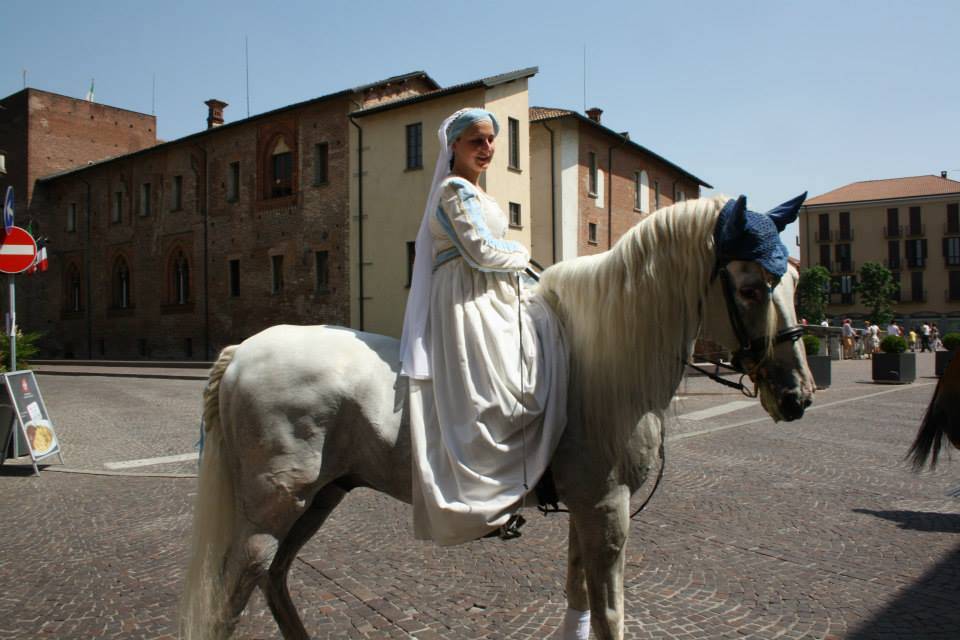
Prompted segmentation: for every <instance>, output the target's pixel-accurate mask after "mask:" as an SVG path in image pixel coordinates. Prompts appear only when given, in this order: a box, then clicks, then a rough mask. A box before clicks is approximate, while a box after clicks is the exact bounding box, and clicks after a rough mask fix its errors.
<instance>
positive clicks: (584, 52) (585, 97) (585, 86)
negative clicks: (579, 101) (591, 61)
mask: <svg viewBox="0 0 960 640" xmlns="http://www.w3.org/2000/svg"><path fill="white" fill-rule="evenodd" d="M583 112H584V113H586V112H587V43H586V42H584V43H583Z"/></svg>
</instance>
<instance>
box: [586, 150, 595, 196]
mask: <svg viewBox="0 0 960 640" xmlns="http://www.w3.org/2000/svg"><path fill="white" fill-rule="evenodd" d="M587 172H588V173H587V175H588V177H587V180H588V184H587V192H588V194H587V195H591V196H595V195H597V154H595V153H594V152H593V151H591V152H590V153H588V154H587Z"/></svg>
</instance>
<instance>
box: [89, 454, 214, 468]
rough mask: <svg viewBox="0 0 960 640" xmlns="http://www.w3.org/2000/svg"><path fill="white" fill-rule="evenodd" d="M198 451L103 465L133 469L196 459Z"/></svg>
mask: <svg viewBox="0 0 960 640" xmlns="http://www.w3.org/2000/svg"><path fill="white" fill-rule="evenodd" d="M198 456H199V454H198V453H196V452H194V453H182V454H180V455H177V456H163V457H160V458H141V459H139V460H123V461H121V462H105V463H104V464H103V466H105V467H106V468H107V469H134V468H136V467H149V466H152V465H155V464H166V463H168V462H186V461H188V460H196V459H197V457H198Z"/></svg>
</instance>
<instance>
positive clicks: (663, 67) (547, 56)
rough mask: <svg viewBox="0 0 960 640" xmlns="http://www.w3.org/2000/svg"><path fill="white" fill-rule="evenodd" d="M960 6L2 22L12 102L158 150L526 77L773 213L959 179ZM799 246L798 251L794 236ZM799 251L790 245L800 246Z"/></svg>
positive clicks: (429, 6) (99, 6)
mask: <svg viewBox="0 0 960 640" xmlns="http://www.w3.org/2000/svg"><path fill="white" fill-rule="evenodd" d="M958 27H960V2H956V1H955V0H951V1H936V2H934V1H930V2H916V3H901V2H897V3H895V2H885V1H883V0H874V1H872V2H835V1H834V2H820V1H806V2H786V1H784V2H779V1H774V2H769V1H767V2H759V1H758V2H740V1H727V2H706V1H703V2H672V3H666V2H640V1H636V0H634V1H632V2H616V3H614V2H602V1H594V2H583V1H582V0H581V1H578V2H566V1H561V0H554V1H553V2H535V3H524V2H518V1H514V2H504V1H500V0H488V1H487V2H483V3H477V2H470V3H466V2H444V3H438V2H410V1H406V2H401V1H393V2H377V3H371V2H359V1H353V2H338V1H329V2H327V1H318V0H314V1H312V2H300V1H290V0H287V1H285V2H277V3H266V2H256V3H254V2H242V1H238V2H142V1H134V2H97V1H87V2H75V1H71V2H64V1H59V2H48V3H44V2H37V1H36V0H30V1H24V0H7V1H6V2H5V3H4V4H3V10H2V11H0V42H2V45H0V52H2V55H0V94H2V95H9V94H10V93H14V92H16V91H19V90H20V89H21V88H22V87H23V77H22V72H23V70H24V69H26V70H27V84H28V85H29V86H31V87H36V88H39V89H45V90H48V91H54V92H57V93H62V94H66V95H70V96H76V97H83V96H84V95H85V93H86V91H87V89H88V87H89V84H90V80H91V78H94V79H95V99H96V101H97V102H102V103H106V104H110V105H114V106H118V107H124V108H128V109H132V110H135V111H142V112H146V113H150V112H151V110H152V109H153V90H152V87H153V82H154V76H156V109H155V111H156V115H157V117H158V131H159V135H160V137H161V138H163V139H166V140H170V139H174V138H177V137H180V136H183V135H186V134H189V133H192V132H195V131H198V130H200V129H202V128H204V127H205V122H204V120H205V117H206V107H205V106H204V105H203V102H204V100H207V99H208V98H219V99H222V100H224V101H226V102H228V103H230V106H229V107H228V108H227V111H226V117H227V120H228V121H231V120H237V119H240V118H242V117H244V116H245V115H246V98H245V88H244V87H245V81H244V37H245V36H248V37H249V52H250V110H251V114H256V113H260V112H263V111H268V110H270V109H274V108H276V107H280V106H283V105H286V104H290V103H293V102H297V101H301V100H306V99H309V98H313V97H316V96H320V95H324V94H326V93H330V92H334V91H338V90H341V89H344V88H348V87H351V86H356V85H359V84H364V83H367V82H371V81H375V80H379V79H382V78H386V77H389V76H392V75H396V74H401V73H406V72H408V71H413V70H417V69H422V70H424V71H426V72H428V73H429V74H430V75H431V76H432V77H433V78H434V79H436V80H437V81H438V82H440V83H441V84H442V85H448V84H456V83H460V82H466V81H469V80H474V79H477V78H481V77H484V76H488V75H494V74H497V73H501V72H504V71H509V70H513V69H517V68H522V67H527V66H533V65H536V66H539V68H540V72H539V74H538V75H537V76H535V77H534V78H533V79H532V80H531V83H530V101H531V104H532V105H538V106H551V107H563V108H570V109H578V110H582V109H583V107H584V47H586V62H587V72H586V102H587V106H588V107H591V106H599V107H601V108H602V109H603V110H604V114H603V121H604V124H606V125H608V126H610V127H611V128H613V129H616V130H618V131H629V132H630V135H631V138H632V139H633V140H635V141H637V142H639V143H640V144H642V145H644V146H647V147H648V148H650V149H652V150H653V151H655V152H657V153H659V154H661V155H663V156H665V157H667V158H668V159H670V160H672V161H673V162H675V163H676V164H679V165H680V166H682V167H684V168H685V169H687V170H688V171H690V172H691V173H693V174H694V175H697V176H699V177H701V178H703V179H704V180H706V181H707V182H709V183H711V184H713V185H714V186H715V187H716V189H717V190H719V191H723V192H725V193H728V194H731V195H735V194H739V193H745V194H747V196H748V198H749V202H750V207H751V208H752V209H755V210H761V211H762V210H766V209H767V208H770V207H772V206H774V205H776V204H778V203H779V202H780V201H782V200H786V199H787V198H789V197H792V196H794V195H796V194H797V193H799V192H801V191H804V190H808V191H809V192H810V194H811V196H813V195H817V194H820V193H823V192H825V191H829V190H831V189H833V188H836V187H838V186H841V185H844V184H847V183H849V182H853V181H856V180H866V179H874V178H892V177H900V176H910V175H921V174H931V173H936V174H939V172H940V171H941V170H944V169H945V170H950V171H951V173H950V177H951V178H954V179H960V77H958V51H960V46H958V44H957V42H958ZM785 240H787V238H786V237H785ZM787 244H788V245H789V246H791V250H792V251H794V252H796V250H797V248H796V246H794V244H793V241H792V238H790V239H789V240H787Z"/></svg>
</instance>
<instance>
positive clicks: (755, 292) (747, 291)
mask: <svg viewBox="0 0 960 640" xmlns="http://www.w3.org/2000/svg"><path fill="white" fill-rule="evenodd" d="M739 293H740V297H741V298H743V299H744V300H749V301H750V302H759V301H760V289H758V288H757V287H740V292H739Z"/></svg>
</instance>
